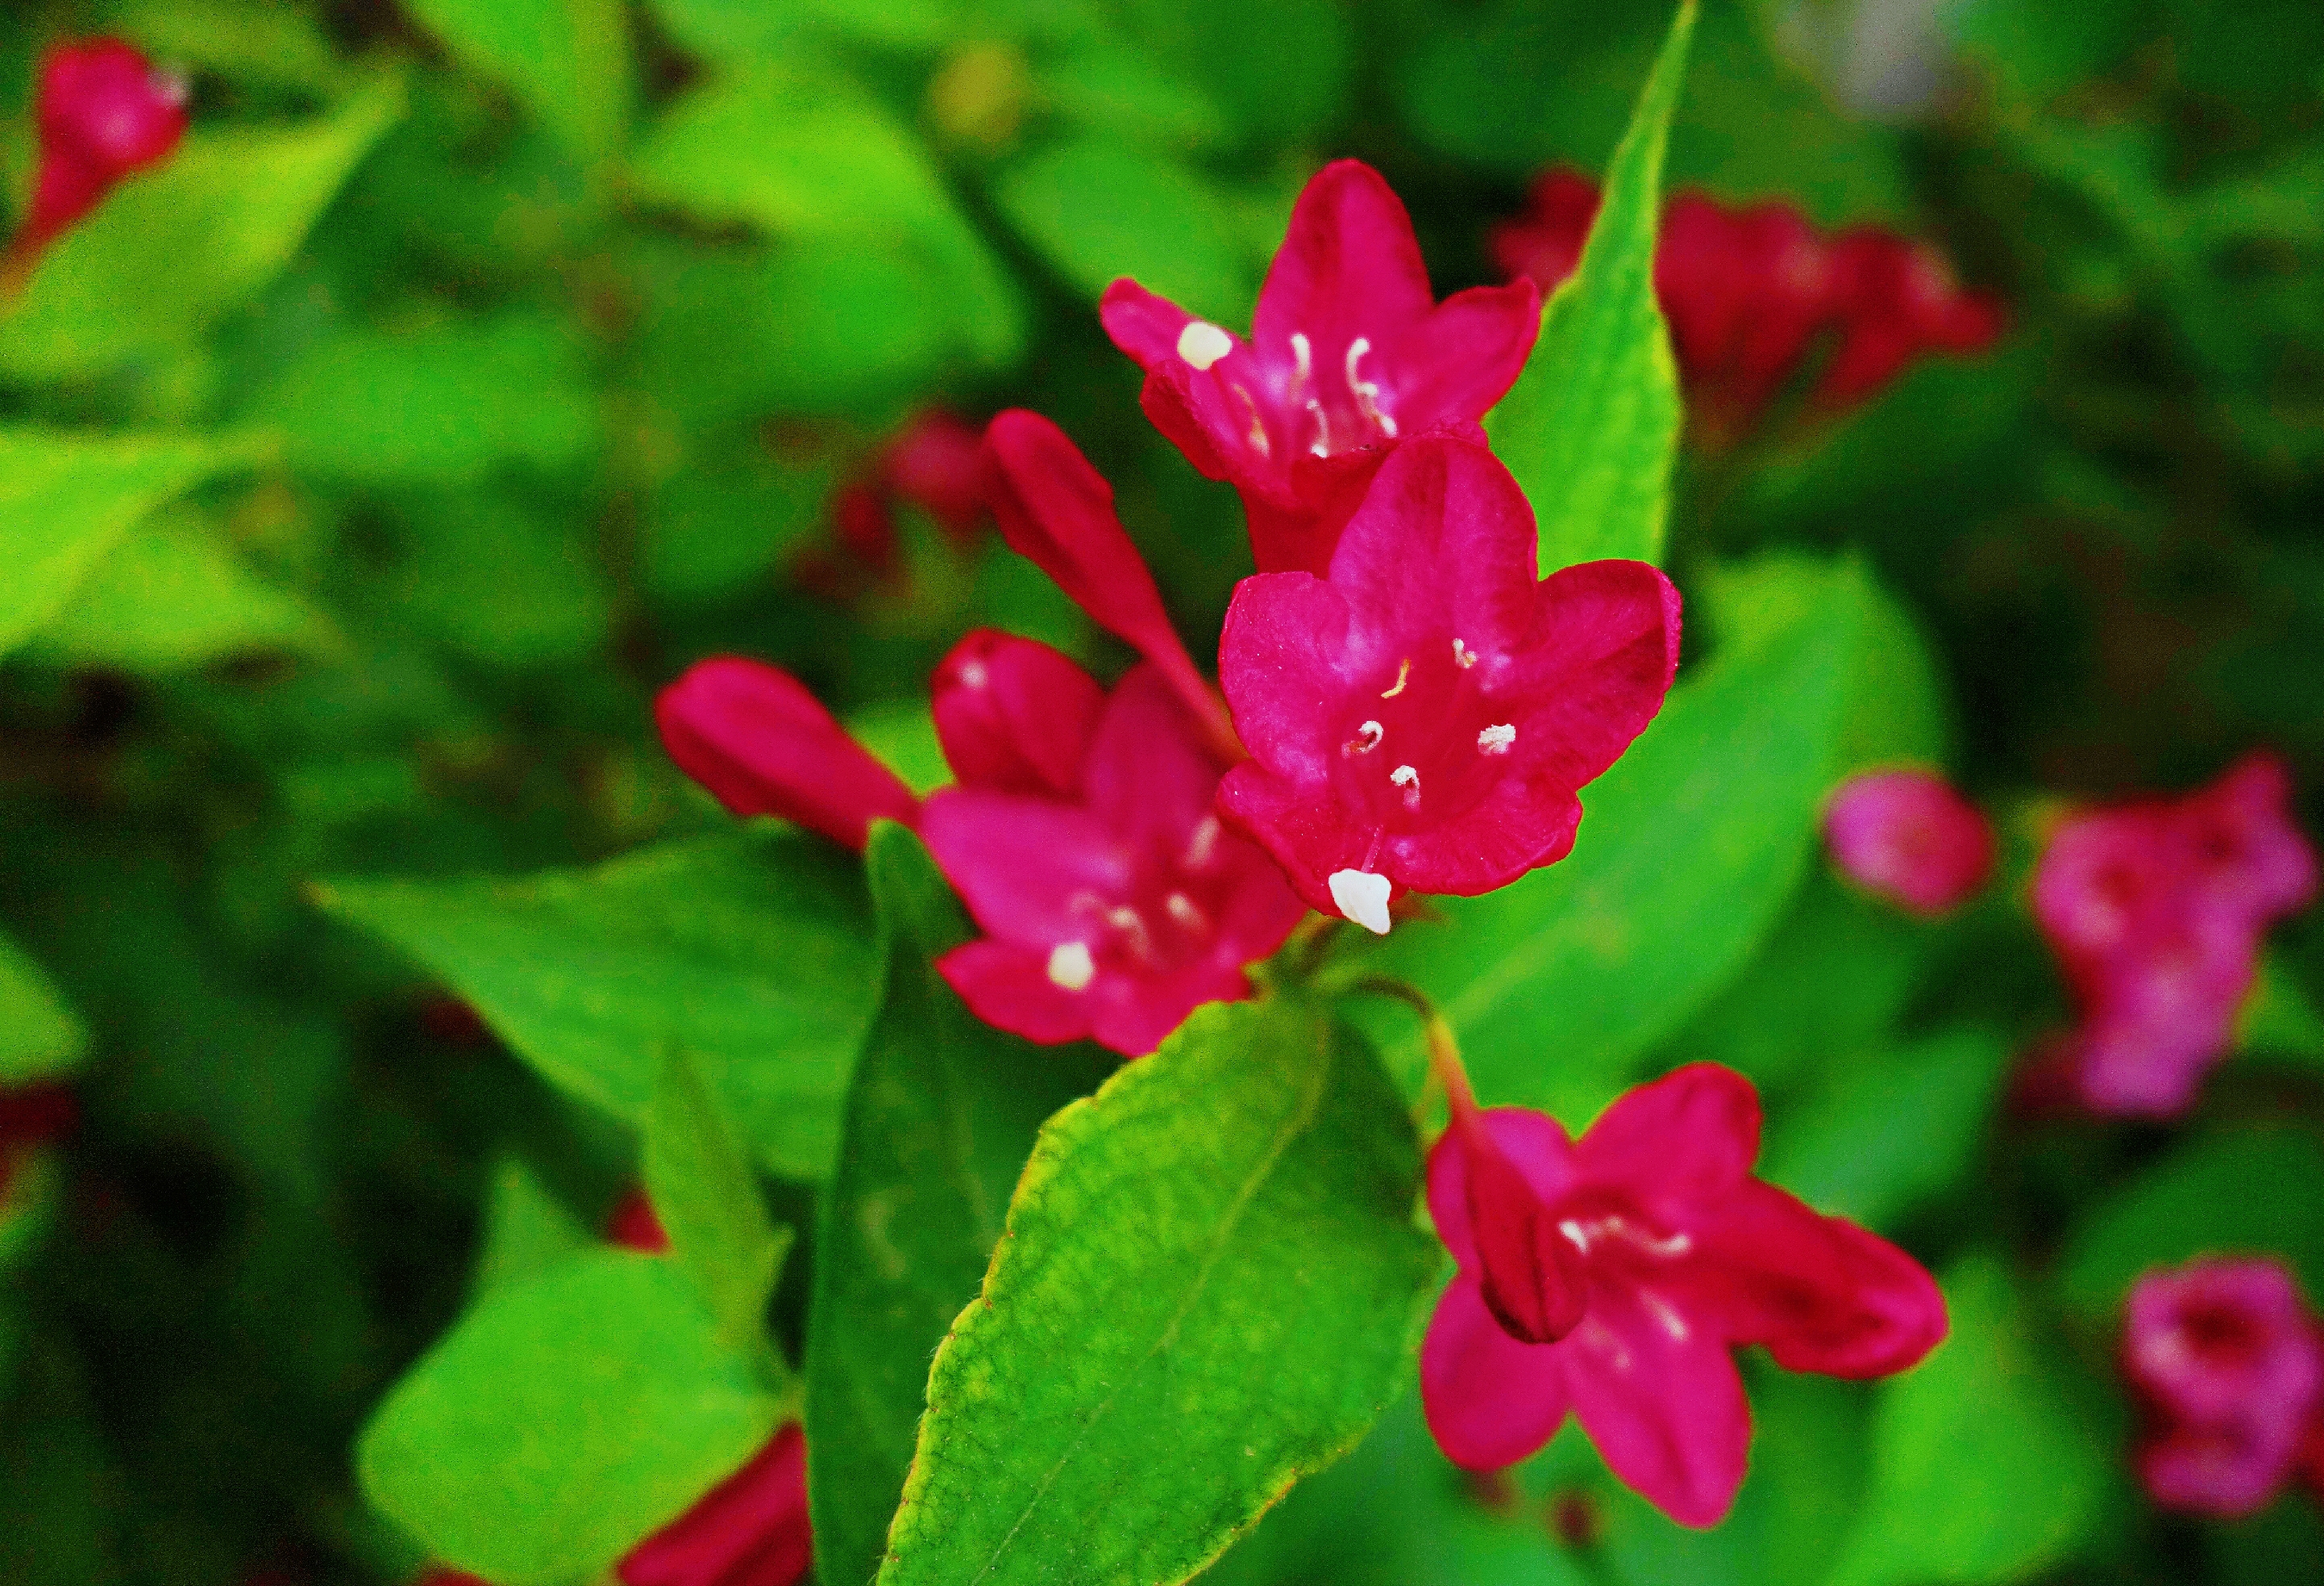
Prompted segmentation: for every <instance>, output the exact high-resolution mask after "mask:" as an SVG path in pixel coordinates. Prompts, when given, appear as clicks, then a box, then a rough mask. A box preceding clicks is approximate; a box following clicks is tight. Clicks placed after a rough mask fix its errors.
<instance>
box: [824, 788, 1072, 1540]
mask: <svg viewBox="0 0 2324 1586" xmlns="http://www.w3.org/2000/svg"><path fill="white" fill-rule="evenodd" d="M867 861H868V865H869V870H870V873H871V893H872V897H873V899H874V900H875V901H876V902H877V904H878V906H879V910H880V925H881V937H882V945H883V956H884V959H885V962H886V966H887V969H886V980H885V982H884V986H883V990H882V991H881V1002H880V1011H879V1013H878V1014H877V1015H876V1016H875V1017H874V1018H873V1019H872V1022H871V1034H870V1035H869V1037H866V1039H865V1042H864V1047H863V1056H862V1058H861V1059H860V1060H859V1061H858V1062H857V1064H856V1068H855V1082H854V1084H853V1088H852V1089H851V1090H850V1091H849V1093H848V1103H847V1120H846V1132H845V1134H844V1137H843V1146H842V1149H841V1152H840V1157H839V1166H838V1168H837V1170H836V1171H835V1173H834V1175H833V1176H832V1182H831V1185H830V1188H829V1189H828V1190H827V1191H826V1192H825V1198H824V1202H823V1207H822V1218H821V1227H820V1230H819V1231H818V1233H817V1236H816V1237H817V1243H816V1263H815V1275H816V1290H815V1301H814V1308H813V1310H812V1312H811V1313H810V1314H809V1317H808V1323H807V1441H808V1443H809V1444H810V1445H812V1446H813V1448H814V1449H815V1459H814V1460H813V1461H812V1462H811V1463H810V1464H809V1467H808V1481H809V1483H810V1488H809V1490H810V1492H811V1494H812V1496H813V1498H814V1503H815V1539H816V1572H817V1573H818V1575H819V1577H820V1579H821V1580H823V1581H825V1583H826V1586H863V1583H864V1582H866V1581H870V1580H871V1578H872V1577H873V1576H874V1575H876V1574H877V1573H878V1572H879V1569H880V1561H881V1556H882V1554H885V1552H886V1551H887V1544H888V1522H889V1519H890V1517H892V1516H893V1515H894V1513H895V1511H896V1503H897V1500H898V1498H899V1497H900V1496H901V1494H902V1492H903V1489H904V1473H905V1471H906V1470H907V1469H908V1468H909V1466H910V1465H911V1462H912V1445H913V1441H914V1438H915V1436H916V1434H917V1433H918V1427H919V1424H920V1410H921V1406H923V1405H924V1404H925V1402H926V1400H927V1379H928V1370H927V1361H928V1357H929V1356H930V1355H932V1354H933V1353H934V1352H935V1351H936V1346H937V1345H938V1344H939V1343H941V1342H943V1341H944V1338H945V1333H946V1332H948V1331H949V1330H950V1329H951V1327H952V1324H953V1321H954V1318H955V1317H957V1316H958V1315H959V1314H960V1313H961V1307H962V1306H964V1305H967V1304H968V1303H969V1302H970V1301H971V1300H973V1299H974V1298H975V1297H976V1293H977V1289H978V1286H980V1285H981V1284H982V1282H983V1279H984V1272H985V1267H986V1265H987V1263H988V1262H989V1261H990V1260H991V1256H992V1248H993V1246H994V1244H995V1243H996V1242H998V1240H1000V1238H1001V1221H1002V1218H1003V1216H1004V1215H1005V1213H1007V1211H1008V1206H1009V1196H1010V1191H1011V1190H1013V1189H1014V1188H1015V1187H1016V1185H1017V1176H1018V1174H1019V1171H1020V1170H1021V1169H1022V1168H1023V1167H1024V1166H1025V1159H1026V1158H1027V1157H1028V1156H1030V1155H1031V1153H1032V1149H1033V1139H1034V1136H1035V1134H1036V1132H1037V1130H1039V1128H1040V1126H1041V1121H1042V1120H1044V1119H1045V1118H1047V1116H1048V1115H1049V1114H1050V1113H1051V1112H1053V1111H1056V1109H1057V1108H1059V1107H1062V1106H1063V1105H1065V1103H1066V1102H1069V1101H1071V1100H1073V1099H1074V1097H1075V1096H1078V1095H1085V1094H1087V1093H1089V1091H1090V1090H1092V1089H1093V1088H1094V1087H1095V1085H1096V1084H1097V1083H1098V1082H1099V1081H1100V1080H1101V1079H1102V1077H1103V1076H1104V1074H1105V1073H1106V1071H1107V1070H1108V1069H1109V1068H1110V1067H1111V1060H1110V1059H1109V1058H1108V1057H1107V1056H1105V1055H1104V1054H1102V1053H1101V1052H1097V1051H1095V1050H1093V1049H1092V1048H1089V1047H1073V1048H1069V1049H1065V1050H1057V1049H1055V1048H1043V1047H1034V1046H1031V1045H1030V1044H1028V1043H1027V1042H1025V1041H1022V1040H1019V1039H1018V1038H1017V1037H1013V1036H1009V1035H1004V1034H1002V1033H1001V1032H1000V1031H999V1030H996V1029H993V1028H991V1027H990V1026H988V1025H985V1024H983V1023H982V1022H980V1021H979V1020H978V1019H976V1018H975V1016H974V1015H973V1014H971V1013H970V1012H969V1011H968V1010H967V1008H966V1007H965V1006H964V1005H963V1004H962V1002H961V1000H960V999H959V997H958V996H956V995H955V994H954V991H953V990H952V988H951V987H950V986H949V985H947V984H946V983H945V980H944V977H943V976H942V975H941V974H939V973H936V958H937V956H938V955H939V954H942V953H944V952H945V951H946V950H948V949H950V948H952V947H954V946H955V945H958V944H960V943H961V942H963V941H964V940H966V939H967V937H968V936H969V934H970V933H969V930H968V927H967V924H966V922H965V921H964V919H963V918H962V917H961V912H960V908H959V905H958V904H957V903H955V902H954V900H953V896H952V892H951V890H950V889H949V888H948V887H946V885H945V881H944V878H943V877H942V876H941V875H940V874H938V873H937V871H936V866H935V864H934V862H932V861H930V860H929V858H928V857H927V851H926V850H925V849H923V848H922V847H921V846H920V845H919V843H918V840H917V839H916V838H914V837H913V836H912V835H911V834H909V833H908V832H906V831H904V830H903V829H902V828H901V827H897V826H889V825H882V826H881V827H879V828H878V829H877V830H876V831H874V833H873V834H872V837H871V849H870V852H869V853H868V855H867Z"/></svg>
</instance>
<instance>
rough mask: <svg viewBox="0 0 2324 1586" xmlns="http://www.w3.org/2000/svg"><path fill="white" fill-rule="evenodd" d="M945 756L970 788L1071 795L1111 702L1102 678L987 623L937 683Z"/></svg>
mask: <svg viewBox="0 0 2324 1586" xmlns="http://www.w3.org/2000/svg"><path fill="white" fill-rule="evenodd" d="M930 696H931V697H930V701H929V703H930V706H931V708H932V710H933V711H934V713H935V715H936V737H937V741H938V742H940V743H942V744H943V746H944V752H945V763H946V764H947V765H949V766H951V767H952V774H953V775H954V776H955V777H957V778H959V779H960V782H961V786H963V787H964V788H991V790H993V791H994V792H996V793H1031V794H1037V795H1046V796H1048V797H1053V798H1065V799H1071V798H1078V797H1079V796H1080V793H1081V786H1082V759H1083V757H1084V755H1086V754H1087V753H1088V752H1089V743H1090V738H1091V736H1092V735H1093V733H1096V731H1097V721H1098V715H1099V713H1100V712H1101V711H1102V710H1103V709H1104V706H1105V690H1104V689H1102V688H1101V687H1098V685H1097V679H1095V678H1092V677H1091V676H1090V675H1089V674H1088V673H1087V672H1084V671H1083V670H1082V669H1081V668H1079V667H1077V666H1075V665H1074V663H1073V662H1072V661H1070V660H1068V659H1065V657H1064V656H1062V655H1059V654H1058V653H1057V652H1056V650H1052V649H1050V648H1049V647H1048V646H1047V645H1046V644H1042V643H1039V642H1037V641H1034V640H1030V639H1019V638H1017V637H1015V636H1014V635H1012V634H1008V633H997V632H993V631H992V630H991V629H990V628H980V629H978V630H977V631H976V632H973V633H971V634H970V635H969V636H968V637H967V638H965V639H964V640H962V641H960V642H959V643H958V644H956V645H954V646H953V648H952V652H951V653H950V654H948V655H946V656H945V659H943V660H942V661H940V662H938V663H937V665H936V677H935V678H934V679H933V681H932V683H931V685H930Z"/></svg>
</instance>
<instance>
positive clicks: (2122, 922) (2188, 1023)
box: [2033, 755, 2317, 1117]
mask: <svg viewBox="0 0 2324 1586" xmlns="http://www.w3.org/2000/svg"><path fill="white" fill-rule="evenodd" d="M2290 798H2291V781H2290V778H2289V776H2288V775H2287V774H2286V772H2285V771H2284V770H2283V767H2282V763H2281V762H2280V761H2276V760H2275V759H2273V757H2272V756H2268V755H2252V756H2247V757H2246V758H2245V759H2244V760H2242V761H2238V762H2237V763H2236V765H2235V766H2233V767H2231V768H2230V769H2229V770H2227V772H2226V773H2225V774H2224V775H2223V776H2221V777H2220V778H2219V779H2218V781H2216V782H2214V783H2213V784H2212V785H2211V786H2210V787H2209V788H2203V789H2200V790H2199V791H2197V792H2195V793H2192V794H2190V795H2188V796H2187V797H2185V798H2180V799H2175V800H2165V799H2146V800H2141V801H2137V802H2134V803H2130V804H2124V805H2118V806H2116V807H2112V808H2107V809H2099V810H2094V811H2091V812H2089V813H2088V814H2085V815H2081V816H2077V817H2075V818H2074V819H2072V820H2070V821H2068V822H2067V823H2066V824H2065V825H2062V826H2061V827H2060V828H2059V830H2058V832H2057V834H2056V835H2055V836H2053V837H2052V839H2051V841H2050V845H2049V848H2048V849H2047V851H2046V852H2044V853H2043V855H2042V862H2041V863H2040V865H2039V866H2038V867H2037V868H2036V869H2035V871H2034V873H2033V915H2034V918H2035V920H2036V921H2037V922H2038V923H2039V924H2040V926H2041V927H2042V931H2043V935H2044V936H2047V937H2048V938H2049V942H2050V945H2051V948H2052V951H2053V952H2055V953H2056V954H2057V956H2058V959H2059V963H2060V964H2061V967H2062V969H2063V970H2064V972H2065V976H2066V981H2067V984H2068V985H2069V987H2070V989H2071V991H2072V992H2073V994H2074V1000H2075V1001H2076V1003H2077V1005H2078V1008H2079V1010H2080V1020H2079V1022H2078V1024H2077V1027H2076V1028H2075V1029H2074V1030H2073V1031H2072V1032H2071V1033H2070V1035H2069V1036H2067V1037H2066V1038H2065V1040H2064V1042H2063V1043H2062V1045H2061V1047H2060V1049H2059V1052H2058V1054H2057V1056H2056V1057H2055V1059H2054V1061H2055V1062H2056V1063H2058V1064H2059V1065H2061V1067H2062V1070H2063V1074H2064V1077H2066V1078H2067V1079H2068V1081H2069V1082H2070V1086H2071V1088H2072V1090H2073V1091H2074V1093H2076V1094H2077V1095H2078V1096H2079V1098H2080V1100H2081V1101H2082V1102H2084V1103H2085V1104H2086V1105H2088V1106H2089V1107H2091V1108H2093V1109H2095V1110H2097V1111H2101V1112H2112V1113H2123V1114H2131V1115H2137V1116H2146V1117H2170V1116H2172V1115H2174V1114H2176V1113H2178V1112H2181V1111H2185V1110H2186V1108H2187V1107H2188V1106H2189V1105H2190V1103H2191V1102H2193V1101H2194V1098H2195V1093H2196V1092H2197V1090H2198V1089H2199V1086H2200V1085H2201V1083H2202V1079H2203V1076H2204V1074H2206V1073H2207V1072H2208V1071H2209V1068H2210V1066H2211V1065H2212V1064H2214V1063H2215V1062H2217V1061H2218V1058H2219V1057H2220V1056H2222V1055H2223V1054H2224V1053H2225V1052H2226V1050H2227V1046H2228V1044H2229V1041H2230V1039H2231V1037H2232V1036H2233V1033H2234V1028H2235V1019H2236V1011H2237V1010H2238V1009H2240V1008H2241V1006H2242V1005H2243V1001H2244V999H2245V998H2246V995H2247V994H2248V993H2249V991H2250V990H2251V986H2252V982H2253V980H2254V978H2255V975H2256V973H2257V969H2258V959H2259V952H2260V948H2261V945H2262V944H2263V941H2264V936H2265V934H2266V931H2267V928H2268V927H2269V926H2270V925H2272V924H2273V922H2274V921H2275V920H2277V919H2279V918H2281V917H2283V916H2284V915H2286V914H2289V913H2292V911H2294V910H2296V909H2298V908H2301V907H2303V906H2304V905H2305V904H2306V903H2307V902H2308V901H2309V900H2310V899H2312V898H2313V897H2314V895H2315V892H2316V886H2317V871H2316V860H2315V855H2314V853H2313V851H2312V850H2311V849H2310V847H2309V845H2308V843H2307V840H2306V839H2305V838H2304V837H2302V836H2301V834H2300V831H2299V828H2298V827H2296V826H2295V825H2292V820H2291V816H2290V814H2289V811H2288V809H2287V806H2288V804H2289V802H2290Z"/></svg>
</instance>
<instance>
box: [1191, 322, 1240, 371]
mask: <svg viewBox="0 0 2324 1586" xmlns="http://www.w3.org/2000/svg"><path fill="white" fill-rule="evenodd" d="M1233 351H1234V337H1231V336H1229V335H1228V334H1227V333H1226V332H1225V331H1223V330H1221V329H1220V328H1219V327H1217V326H1215V325H1213V324H1212V323H1211V322H1210V321H1209V320H1207V319H1189V320H1188V321H1186V328H1185V329H1184V330H1182V331H1180V332H1179V333H1178V355H1179V356H1180V357H1182V358H1184V359H1185V360H1186V362H1187V363H1189V364H1193V365H1194V367H1195V368H1197V369H1208V368H1209V367H1210V366H1211V365H1212V364H1215V363H1217V362H1218V361H1219V360H1220V359H1221V358H1223V357H1225V356H1226V355H1228V354H1229V353H1231V352H1233Z"/></svg>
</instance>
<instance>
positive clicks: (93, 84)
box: [9, 39, 186, 259]
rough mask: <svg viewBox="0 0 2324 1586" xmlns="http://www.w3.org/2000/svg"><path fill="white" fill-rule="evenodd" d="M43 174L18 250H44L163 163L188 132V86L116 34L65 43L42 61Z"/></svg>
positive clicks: (23, 253) (13, 247) (25, 253)
mask: <svg viewBox="0 0 2324 1586" xmlns="http://www.w3.org/2000/svg"><path fill="white" fill-rule="evenodd" d="M35 118H36V119H37V121H38V122H39V124H40V134H41V156H40V173H39V175H38V176H37V177H36V178H35V179H34V182H33V189H32V207H31V208H30V209H29V210H28V211H27V212H26V214H25V217H24V223H23V229H22V230H20V231H19V232H18V233H17V235H16V237H15V240H14V242H13V243H12V244H10V247H9V252H10V254H11V255H12V256H14V257H16V258H22V259H29V258H32V257H33V256H36V255H38V254H40V253H41V251H42V249H44V248H46V247H47V246H48V245H49V244H50V243H51V242H53V241H55V240H56V238H57V237H58V236H60V235H62V234H63V233H64V232H65V231H66V230H68V229H69V228H70V227H71V226H72V225H73V224H74V223H75V222H76V221H78V220H79V219H80V218H81V217H83V216H85V215H87V214H88V212H89V211H90V210H91V209H94V208H96V207H97V205H98V204H99V203H100V202H101V201H103V199H104V198H105V195H106V194H107V193H108V192H111V191H112V190H113V188H114V185H115V183H117V182H119V181H120V180H122V179H123V178H124V177H126V176H130V175H132V174H134V172H136V171H143V170H144V169H146V168H147V167H149V166H152V165H155V164H158V163H160V162H161V161H162V160H165V159H167V158H168V157H169V155H170V153H171V151H172V150H174V149H176V148H177V146H178V140H179V139H180V137H182V136H184V135H185V131H186V85H185V83H184V81H183V80H182V79H180V78H176V77H173V76H171V75H170V74H168V73H165V72H160V71H156V70H155V69H153V66H152V62H150V61H148V60H146V59H145V57H144V56H143V55H141V54H139V53H138V52H137V51H135V50H134V49H132V48H131V47H130V46H129V45H127V44H124V43H123V42H122V41H120V40H118V39H87V40H82V41H78V42H76V43H69V44H60V45H59V46H57V48H55V49H54V50H52V51H50V52H49V55H48V58H47V59H46V60H43V61H42V64H41V86H40V95H39V102H38V104H37V106H36V107H35Z"/></svg>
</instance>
